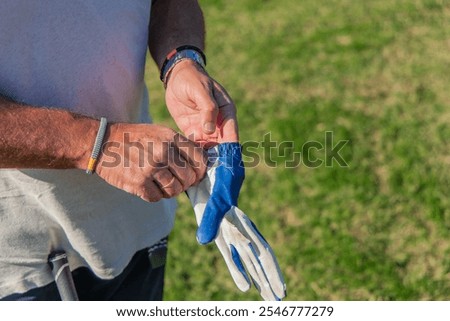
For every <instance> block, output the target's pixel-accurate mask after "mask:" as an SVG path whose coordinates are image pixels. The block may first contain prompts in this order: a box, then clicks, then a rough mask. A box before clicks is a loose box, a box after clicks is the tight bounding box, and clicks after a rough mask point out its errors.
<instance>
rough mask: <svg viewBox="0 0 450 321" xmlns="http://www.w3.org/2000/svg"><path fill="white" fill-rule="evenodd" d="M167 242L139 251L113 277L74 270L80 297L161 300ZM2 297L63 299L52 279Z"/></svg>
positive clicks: (35, 299)
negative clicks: (47, 282)
mask: <svg viewBox="0 0 450 321" xmlns="http://www.w3.org/2000/svg"><path fill="white" fill-rule="evenodd" d="M166 242H167V241H166ZM166 244H167V243H165V246H162V247H161V246H159V247H157V248H156V250H155V248H154V247H153V248H151V249H144V250H141V251H139V252H137V253H136V254H135V255H134V256H133V258H132V260H131V261H130V263H129V264H128V266H127V267H126V268H125V270H124V271H123V272H122V273H121V274H120V275H118V276H117V277H116V278H114V279H112V280H102V279H99V278H98V277H96V276H95V275H94V274H93V273H92V272H91V271H90V270H89V269H87V268H84V267H83V268H79V269H76V270H74V271H72V275H73V280H74V283H75V287H76V290H77V293H78V297H79V299H80V300H82V301H161V300H162V298H163V286H164V267H165V264H164V262H165V254H166V251H167V248H166ZM155 257H156V259H155ZM152 263H153V264H152ZM152 265H153V266H152ZM2 300H5V301H22V300H27V301H60V300H61V297H60V295H59V292H58V289H57V287H56V283H55V282H52V283H50V284H48V285H46V286H43V287H40V288H35V289H32V290H30V291H28V292H26V293H16V294H12V295H9V296H7V297H4V298H3V299H2Z"/></svg>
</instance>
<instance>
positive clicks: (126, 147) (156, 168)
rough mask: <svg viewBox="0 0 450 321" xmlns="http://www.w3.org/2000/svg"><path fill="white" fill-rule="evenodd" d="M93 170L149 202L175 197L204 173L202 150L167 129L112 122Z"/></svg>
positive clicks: (108, 180) (204, 160)
mask: <svg viewBox="0 0 450 321" xmlns="http://www.w3.org/2000/svg"><path fill="white" fill-rule="evenodd" d="M95 171H96V173H97V174H98V175H99V176H100V177H101V178H103V179H104V180H105V181H107V182H108V183H109V184H111V185H113V186H115V187H118V188H120V189H122V190H124V191H127V192H129V193H131V194H134V195H137V196H139V197H141V198H142V199H144V200H146V201H149V202H156V201H159V200H160V199H162V198H170V197H174V196H176V195H178V194H180V193H182V192H183V191H185V190H186V189H187V188H189V187H190V186H192V185H194V184H196V183H198V182H199V181H200V180H201V179H202V178H203V176H204V175H205V172H206V159H205V155H204V153H203V149H202V148H200V147H199V146H198V145H196V144H194V143H193V142H191V141H189V140H188V139H186V138H185V137H183V136H181V135H180V134H177V133H176V132H175V131H173V130H172V129H170V128H167V127H164V126H158V125H144V124H142V125H136V124H124V123H119V124H113V125H111V126H110V128H109V133H108V139H107V142H106V144H104V149H103V153H102V156H101V158H100V159H99V162H98V165H97V167H96V170H95Z"/></svg>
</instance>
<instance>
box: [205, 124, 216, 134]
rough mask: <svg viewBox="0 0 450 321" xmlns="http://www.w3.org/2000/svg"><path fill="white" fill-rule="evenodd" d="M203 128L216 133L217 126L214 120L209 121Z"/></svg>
mask: <svg viewBox="0 0 450 321" xmlns="http://www.w3.org/2000/svg"><path fill="white" fill-rule="evenodd" d="M203 129H204V131H205V132H208V133H214V131H215V130H216V126H215V125H214V123H213V122H209V123H205V124H204V125H203Z"/></svg>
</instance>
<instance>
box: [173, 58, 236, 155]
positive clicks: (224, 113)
mask: <svg viewBox="0 0 450 321" xmlns="http://www.w3.org/2000/svg"><path fill="white" fill-rule="evenodd" d="M166 104H167V108H168V109H169V112H170V114H171V115H172V117H173V119H174V120H175V122H176V124H177V125H178V127H179V128H180V130H181V131H183V133H184V134H185V135H186V136H187V137H189V139H191V140H193V141H195V142H197V143H200V144H201V145H202V146H206V147H209V146H211V145H215V144H216V143H222V142H237V141H239V136H238V126H237V120H236V107H235V105H234V103H233V101H232V100H231V98H230V96H229V95H228V93H227V92H226V90H225V89H224V88H223V87H222V86H221V85H220V84H219V83H217V82H216V81H215V80H214V79H212V78H211V77H209V75H208V74H207V73H206V72H205V71H204V70H203V69H202V68H201V67H200V66H198V65H197V64H196V63H195V62H193V61H191V60H185V61H182V62H180V63H178V64H177V65H176V66H175V67H174V68H173V70H172V71H171V74H170V77H169V79H168V83H167V90H166Z"/></svg>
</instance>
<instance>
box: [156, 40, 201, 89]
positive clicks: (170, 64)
mask: <svg viewBox="0 0 450 321" xmlns="http://www.w3.org/2000/svg"><path fill="white" fill-rule="evenodd" d="M186 59H190V60H193V61H195V62H196V63H197V64H199V65H200V66H201V67H202V68H203V69H205V66H206V59H205V55H204V53H203V52H202V51H201V50H200V49H198V48H196V47H193V46H182V47H179V48H177V49H175V50H174V51H172V52H170V53H169V54H168V55H167V58H166V60H165V61H164V64H163V66H162V68H161V75H160V79H161V81H162V82H163V83H164V87H165V86H166V85H167V80H168V77H169V75H170V72H171V71H172V69H173V68H174V67H175V65H176V64H177V63H179V62H180V61H183V60H186Z"/></svg>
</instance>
